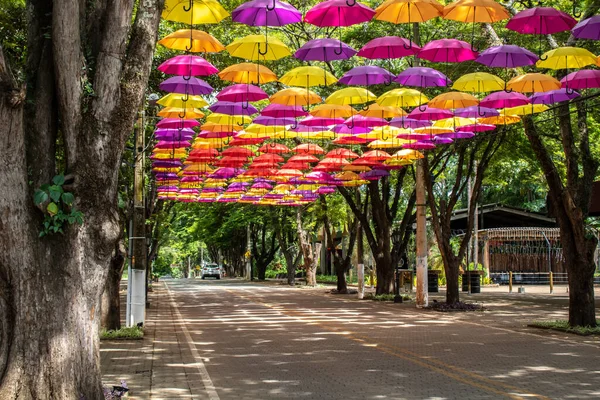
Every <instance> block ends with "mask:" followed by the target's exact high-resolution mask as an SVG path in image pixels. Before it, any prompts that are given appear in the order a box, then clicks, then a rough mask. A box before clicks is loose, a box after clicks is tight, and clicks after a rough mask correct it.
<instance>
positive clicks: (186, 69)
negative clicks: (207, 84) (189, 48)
mask: <svg viewBox="0 0 600 400" xmlns="http://www.w3.org/2000/svg"><path fill="white" fill-rule="evenodd" d="M158 70H159V71H161V72H163V73H165V74H170V75H181V76H208V75H213V74H216V73H218V72H219V70H218V69H216V68H215V66H214V65H212V64H211V63H209V62H208V61H206V60H205V59H204V58H202V57H200V56H193V55H179V56H175V57H173V58H169V59H168V60H167V61H165V62H163V63H162V64H160V65H159V66H158Z"/></svg>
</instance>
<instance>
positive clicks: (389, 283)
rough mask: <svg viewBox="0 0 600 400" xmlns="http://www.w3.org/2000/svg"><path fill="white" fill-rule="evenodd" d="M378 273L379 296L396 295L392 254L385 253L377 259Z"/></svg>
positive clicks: (377, 289) (377, 291)
mask: <svg viewBox="0 0 600 400" xmlns="http://www.w3.org/2000/svg"><path fill="white" fill-rule="evenodd" d="M375 266H376V271H377V287H376V289H375V292H376V293H377V294H389V293H394V268H393V266H392V256H391V253H388V252H383V253H380V254H378V255H377V256H376V257H375Z"/></svg>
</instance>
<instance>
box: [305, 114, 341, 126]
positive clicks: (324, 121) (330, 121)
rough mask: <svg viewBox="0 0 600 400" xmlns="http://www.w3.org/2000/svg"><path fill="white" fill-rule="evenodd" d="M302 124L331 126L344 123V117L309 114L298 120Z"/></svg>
mask: <svg viewBox="0 0 600 400" xmlns="http://www.w3.org/2000/svg"><path fill="white" fill-rule="evenodd" d="M298 123H299V124H300V125H307V126H329V125H338V124H342V123H344V119H343V118H322V117H313V116H312V115H311V116H308V117H306V118H304V119H302V120H300V121H299V122H298Z"/></svg>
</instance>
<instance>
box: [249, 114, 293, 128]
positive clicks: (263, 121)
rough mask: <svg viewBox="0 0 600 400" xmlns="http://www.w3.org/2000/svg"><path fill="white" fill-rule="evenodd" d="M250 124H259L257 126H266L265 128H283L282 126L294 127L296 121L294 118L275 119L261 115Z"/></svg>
mask: <svg viewBox="0 0 600 400" xmlns="http://www.w3.org/2000/svg"><path fill="white" fill-rule="evenodd" d="M252 123H254V124H259V125H266V126H283V125H294V124H295V123H296V120H295V119H294V118H289V117H286V118H283V117H279V118H275V117H268V116H266V115H261V116H258V117H256V118H254V120H253V121H252Z"/></svg>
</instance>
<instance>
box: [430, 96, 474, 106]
mask: <svg viewBox="0 0 600 400" xmlns="http://www.w3.org/2000/svg"><path fill="white" fill-rule="evenodd" d="M477 104H479V100H477V98H476V97H475V96H473V95H471V94H468V93H462V92H448V93H442V94H440V95H438V96H435V97H434V98H433V99H431V101H430V102H429V107H432V108H443V109H456V108H465V107H471V106H476V105H477Z"/></svg>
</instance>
